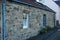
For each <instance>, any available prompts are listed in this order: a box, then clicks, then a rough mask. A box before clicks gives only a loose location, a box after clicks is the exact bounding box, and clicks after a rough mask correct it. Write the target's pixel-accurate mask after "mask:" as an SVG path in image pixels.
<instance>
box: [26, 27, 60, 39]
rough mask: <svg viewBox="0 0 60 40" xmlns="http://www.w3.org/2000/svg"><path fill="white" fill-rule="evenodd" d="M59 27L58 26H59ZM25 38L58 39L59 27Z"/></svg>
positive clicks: (59, 36)
mask: <svg viewBox="0 0 60 40" xmlns="http://www.w3.org/2000/svg"><path fill="white" fill-rule="evenodd" d="M59 27H60V26H59ZM27 40H60V28H54V29H53V30H51V31H49V32H47V33H45V34H43V35H40V34H39V35H37V36H35V37H31V38H29V39H27Z"/></svg>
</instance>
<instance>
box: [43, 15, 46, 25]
mask: <svg viewBox="0 0 60 40" xmlns="http://www.w3.org/2000/svg"><path fill="white" fill-rule="evenodd" d="M43 26H46V14H43Z"/></svg>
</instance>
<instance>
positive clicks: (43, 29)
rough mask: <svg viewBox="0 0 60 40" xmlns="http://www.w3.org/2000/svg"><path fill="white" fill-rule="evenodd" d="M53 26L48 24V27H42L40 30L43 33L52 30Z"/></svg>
mask: <svg viewBox="0 0 60 40" xmlns="http://www.w3.org/2000/svg"><path fill="white" fill-rule="evenodd" d="M51 29H52V28H51V26H46V28H42V30H41V31H40V33H41V34H43V33H45V32H48V31H50V30H51Z"/></svg>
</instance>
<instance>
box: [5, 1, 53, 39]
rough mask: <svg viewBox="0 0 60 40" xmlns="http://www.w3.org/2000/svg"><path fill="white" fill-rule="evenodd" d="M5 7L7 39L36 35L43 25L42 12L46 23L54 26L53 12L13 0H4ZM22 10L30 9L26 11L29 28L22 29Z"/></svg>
mask: <svg viewBox="0 0 60 40" xmlns="http://www.w3.org/2000/svg"><path fill="white" fill-rule="evenodd" d="M5 8H6V10H5V12H6V13H5V21H6V39H7V40H25V39H27V38H29V37H32V36H36V35H37V34H38V33H39V31H40V30H41V27H43V23H42V20H43V19H42V18H43V14H46V15H47V20H46V21H47V25H50V26H51V27H54V20H53V15H54V13H53V12H49V11H46V10H42V9H38V8H35V7H29V6H27V5H23V4H18V3H14V2H11V3H10V2H6V5H5ZM23 10H28V11H30V12H28V14H29V28H27V29H23V13H24V12H23Z"/></svg>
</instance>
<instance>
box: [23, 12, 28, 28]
mask: <svg viewBox="0 0 60 40" xmlns="http://www.w3.org/2000/svg"><path fill="white" fill-rule="evenodd" d="M25 15H26V19H24V18H23V29H25V28H28V27H29V23H28V20H29V16H28V14H26V13H24V14H23V16H25ZM24 22H25V23H24Z"/></svg>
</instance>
